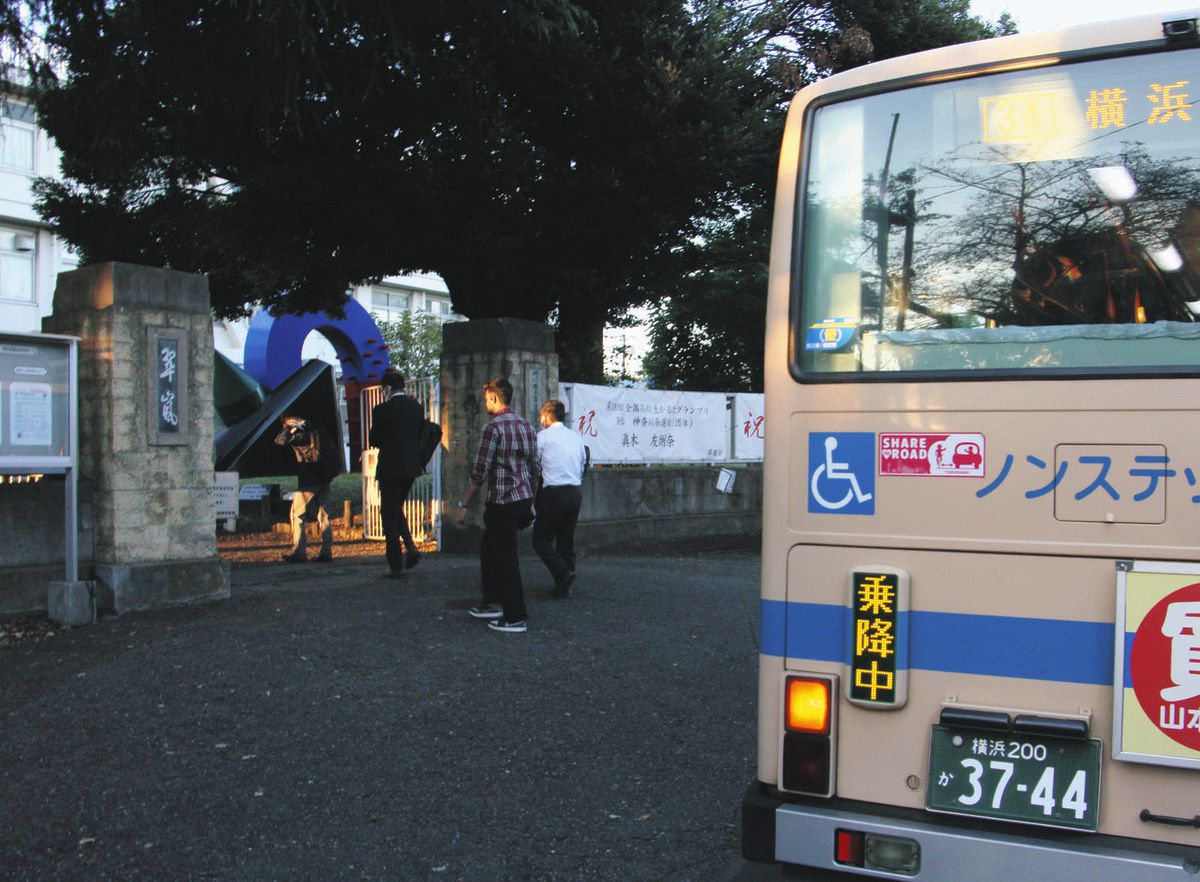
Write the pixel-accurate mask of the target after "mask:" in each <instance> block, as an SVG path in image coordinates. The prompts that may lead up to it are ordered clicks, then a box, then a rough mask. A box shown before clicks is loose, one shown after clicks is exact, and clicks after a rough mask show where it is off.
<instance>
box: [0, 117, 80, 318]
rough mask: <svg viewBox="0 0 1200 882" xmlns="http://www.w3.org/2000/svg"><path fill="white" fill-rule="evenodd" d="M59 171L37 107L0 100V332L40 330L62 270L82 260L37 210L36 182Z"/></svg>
mask: <svg viewBox="0 0 1200 882" xmlns="http://www.w3.org/2000/svg"><path fill="white" fill-rule="evenodd" d="M58 170H59V153H58V149H57V148H56V147H55V146H54V142H53V141H52V140H51V139H50V137H49V136H48V135H47V134H46V133H45V132H44V131H42V130H41V129H40V128H38V126H37V122H36V120H35V116H34V112H33V108H32V107H31V106H30V105H29V104H25V103H21V102H20V100H19V99H16V98H14V97H12V96H9V97H8V98H7V99H5V100H4V101H0V329H3V330H6V331H20V332H28V331H40V330H41V329H42V316H46V315H49V314H50V311H51V310H52V309H53V307H54V284H55V279H56V278H57V277H58V274H59V273H60V272H63V271H64V270H70V269H74V268H75V267H76V266H77V265H78V260H77V258H76V257H75V255H74V254H73V253H72V252H71V250H70V249H69V248H68V247H67V245H66V244H65V243H64V242H62V241H60V240H59V239H57V238H56V237H55V236H54V233H53V232H52V231H51V230H50V228H49V227H48V226H47V225H46V224H45V223H43V222H42V220H41V219H40V218H39V217H38V215H37V212H35V211H34V210H33V191H32V185H33V180H34V178H36V177H39V176H41V175H54V174H57V173H58Z"/></svg>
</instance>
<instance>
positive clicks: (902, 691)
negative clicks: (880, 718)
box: [847, 568, 908, 708]
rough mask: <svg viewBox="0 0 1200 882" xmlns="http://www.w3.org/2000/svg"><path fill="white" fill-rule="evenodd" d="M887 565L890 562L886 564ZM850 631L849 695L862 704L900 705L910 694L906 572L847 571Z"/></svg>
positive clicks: (879, 705) (851, 699) (869, 705)
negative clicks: (905, 659) (906, 661)
mask: <svg viewBox="0 0 1200 882" xmlns="http://www.w3.org/2000/svg"><path fill="white" fill-rule="evenodd" d="M888 569H889V570H890V569H891V568H888ZM851 591H852V598H851V607H850V608H851V613H852V615H851V622H852V625H851V628H852V630H851V635H850V640H851V644H850V676H849V678H848V679H847V689H848V691H849V694H848V696H847V697H848V698H849V699H850V701H851V702H853V703H854V704H859V705H863V706H866V707H877V708H894V707H900V706H901V705H903V704H905V702H906V701H907V700H908V676H907V673H908V672H907V670H906V669H905V668H903V667H901V665H900V664H899V659H900V658H901V656H902V655H903V656H905V657H906V656H907V646H906V644H907V628H906V627H903V625H906V624H907V618H906V617H905V618H904V619H902V617H901V615H900V613H901V612H907V609H908V577H907V574H905V573H902V572H899V571H895V570H892V571H890V572H889V571H885V570H884V569H883V568H879V569H876V568H871V569H869V570H868V569H865V568H864V569H863V570H855V571H854V572H853V573H852V574H851Z"/></svg>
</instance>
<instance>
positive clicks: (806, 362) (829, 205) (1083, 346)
mask: <svg viewBox="0 0 1200 882" xmlns="http://www.w3.org/2000/svg"><path fill="white" fill-rule="evenodd" d="M1198 67H1200V50H1190V51H1187V52H1175V53H1170V55H1165V56H1159V57H1151V58H1146V59H1144V60H1142V61H1140V62H1139V64H1138V65H1137V66H1136V67H1130V66H1129V65H1128V64H1127V63H1123V62H1121V61H1119V60H1112V61H1106V60H1102V61H1091V62H1084V63H1079V64H1075V65H1064V66H1060V67H1057V68H1055V69H1054V70H1051V71H1046V70H1036V71H1022V72H1017V73H1006V74H997V75H993V76H988V77H980V78H975V79H971V80H965V81H958V82H949V83H944V84H940V85H933V86H930V85H925V86H921V87H917V88H912V89H906V90H899V91H893V92H887V93H884V94H879V95H875V96H870V97H867V98H865V99H857V100H854V101H848V102H843V103H831V104H827V105H825V106H823V107H819V108H818V109H817V110H816V111H814V112H813V114H812V118H811V120H810V124H809V131H810V133H811V135H810V143H809V151H810V152H809V165H808V173H807V179H806V180H805V182H804V183H803V184H802V194H801V195H802V204H803V208H802V215H801V222H802V232H801V233H800V243H799V244H800V245H801V246H802V252H801V267H802V272H801V274H800V276H799V280H798V284H799V286H800V290H803V291H804V298H803V301H802V303H801V309H800V312H799V313H798V316H799V321H800V322H801V323H802V328H801V329H799V330H800V333H798V334H797V335H796V339H797V340H798V341H799V343H798V348H799V351H798V352H797V353H796V357H797V361H798V363H799V365H800V367H801V368H802V369H803V370H805V371H806V372H809V373H823V372H860V371H898V370H964V369H980V368H984V369H990V368H1055V367H1068V368H1106V369H1107V368H1112V367H1122V366H1124V367H1136V366H1143V367H1144V366H1158V367H1180V366H1189V365H1194V364H1195V363H1196V361H1197V359H1196V357H1195V353H1194V350H1195V348H1196V344H1195V341H1196V340H1197V339H1198V338H1200V323H1198V322H1197V316H1198V315H1200V178H1198V173H1200V165H1198V163H1197V160H1196V155H1195V154H1196V151H1195V146H1194V145H1195V144H1196V143H1197V142H1198V141H1197V139H1198V138H1200V110H1194V109H1193V97H1192V95H1191V94H1190V90H1191V89H1192V88H1193V87H1192V85H1190V84H1191V83H1195V84H1196V86H1195V88H1196V89H1200V70H1196V69H1197V68H1198ZM835 326H836V327H837V328H839V329H840V331H839V332H838V333H837V334H834V333H833V332H832V331H831V328H833V327H835Z"/></svg>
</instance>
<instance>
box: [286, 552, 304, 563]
mask: <svg viewBox="0 0 1200 882" xmlns="http://www.w3.org/2000/svg"><path fill="white" fill-rule="evenodd" d="M279 559H280V560H282V561H284V562H285V563H308V558H307V557H300V556H299V555H296V554H285V555H283V556H281V557H280V558H279Z"/></svg>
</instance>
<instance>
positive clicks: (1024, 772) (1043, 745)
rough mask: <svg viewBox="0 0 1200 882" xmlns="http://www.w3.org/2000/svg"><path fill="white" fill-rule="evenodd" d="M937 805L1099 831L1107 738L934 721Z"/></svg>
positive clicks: (932, 801) (932, 767)
mask: <svg viewBox="0 0 1200 882" xmlns="http://www.w3.org/2000/svg"><path fill="white" fill-rule="evenodd" d="M928 793H929V795H928V797H927V799H926V802H925V805H926V807H927V808H928V809H929V810H930V811H935V812H953V813H955V814H960V815H974V816H976V817H981V818H996V819H998V820H1003V821H1021V822H1024V823H1027V824H1044V825H1049V826H1052V827H1072V828H1075V829H1078V830H1095V829H1096V826H1097V822H1098V813H1099V808H1100V742H1099V741H1096V740H1094V739H1093V740H1088V741H1085V740H1081V739H1073V738H1046V737H1041V736H1030V735H1017V734H1012V733H1008V734H1005V733H1000V732H986V731H983V730H971V729H955V728H951V727H948V726H934V727H933V738H932V740H931V742H930V746H929V787H928Z"/></svg>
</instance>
